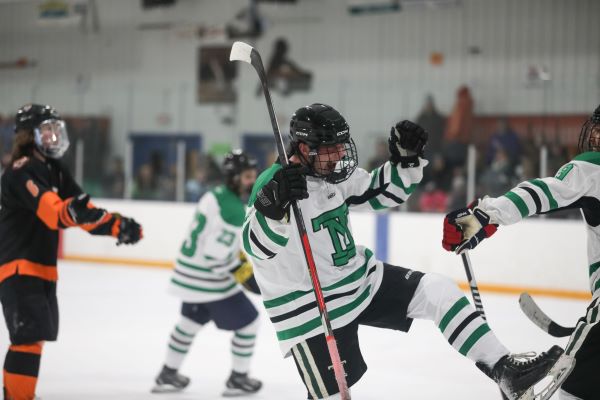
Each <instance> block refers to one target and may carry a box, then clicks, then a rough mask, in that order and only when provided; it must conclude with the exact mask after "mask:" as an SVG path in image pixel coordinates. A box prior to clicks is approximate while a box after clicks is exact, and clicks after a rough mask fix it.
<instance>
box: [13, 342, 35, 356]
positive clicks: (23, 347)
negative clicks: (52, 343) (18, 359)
mask: <svg viewBox="0 0 600 400" xmlns="http://www.w3.org/2000/svg"><path fill="white" fill-rule="evenodd" d="M43 344H44V342H36V343H32V344H11V345H10V346H9V347H8V349H9V350H11V351H19V352H21V353H31V354H38V355H41V354H42V346H43Z"/></svg>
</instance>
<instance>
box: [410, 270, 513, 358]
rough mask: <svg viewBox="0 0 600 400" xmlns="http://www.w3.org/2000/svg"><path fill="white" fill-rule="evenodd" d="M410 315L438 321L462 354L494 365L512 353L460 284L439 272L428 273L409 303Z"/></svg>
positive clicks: (443, 332) (444, 333) (439, 325)
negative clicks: (459, 286) (497, 336)
mask: <svg viewBox="0 0 600 400" xmlns="http://www.w3.org/2000/svg"><path fill="white" fill-rule="evenodd" d="M408 316H409V317H410V318H417V319H428V320H431V321H434V322H435V323H436V325H437V326H438V327H439V329H440V330H441V331H442V334H443V335H444V337H445V338H446V339H447V340H448V343H450V345H452V347H454V348H455V349H456V350H457V351H458V352H459V353H460V354H462V355H464V356H466V357H468V358H469V359H471V360H473V361H479V362H483V363H485V364H486V365H488V366H489V367H490V368H492V367H493V366H494V365H495V364H496V362H497V361H498V360H499V359H500V358H502V357H503V356H505V355H507V354H508V353H509V351H508V349H507V348H506V347H504V345H503V344H502V343H500V341H499V340H498V339H497V338H496V335H494V333H493V332H492V331H491V330H490V327H489V326H488V324H487V323H486V322H485V321H484V320H483V318H481V316H479V314H478V313H477V311H475V309H474V308H473V306H472V305H471V303H469V301H468V300H467V298H466V297H465V295H464V294H463V293H462V292H461V291H460V289H459V288H458V286H456V284H455V283H454V282H453V281H451V280H450V279H449V278H447V277H444V276H442V275H438V274H425V276H423V278H422V279H421V282H420V283H419V286H418V287H417V290H416V291H415V294H414V296H413V298H412V300H411V301H410V304H409V305H408Z"/></svg>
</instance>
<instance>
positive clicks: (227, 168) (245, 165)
mask: <svg viewBox="0 0 600 400" xmlns="http://www.w3.org/2000/svg"><path fill="white" fill-rule="evenodd" d="M256 167H257V163H256V159H255V158H254V157H252V156H250V155H249V154H248V153H246V152H244V151H243V150H241V149H235V150H232V151H230V152H229V153H227V154H225V158H224V159H223V172H224V173H225V183H226V185H227V187H229V188H230V189H231V190H233V191H234V192H236V193H238V192H239V191H240V188H239V185H240V182H239V180H240V174H241V173H242V172H244V171H245V170H247V169H256Z"/></svg>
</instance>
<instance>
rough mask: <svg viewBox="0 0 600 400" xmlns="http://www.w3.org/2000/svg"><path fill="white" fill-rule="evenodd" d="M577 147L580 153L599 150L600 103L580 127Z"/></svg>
mask: <svg viewBox="0 0 600 400" xmlns="http://www.w3.org/2000/svg"><path fill="white" fill-rule="evenodd" d="M578 149H579V152H580V153H585V152H587V151H600V105H599V106H598V107H597V108H596V110H595V111H594V113H593V114H592V115H591V116H590V118H588V120H587V121H585V123H584V124H583V126H582V127H581V133H580V134H579V146H578Z"/></svg>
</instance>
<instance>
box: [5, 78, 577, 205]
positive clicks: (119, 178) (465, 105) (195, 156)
mask: <svg viewBox="0 0 600 400" xmlns="http://www.w3.org/2000/svg"><path fill="white" fill-rule="evenodd" d="M412 120H413V121H414V122H416V123H418V124H419V125H421V126H422V127H423V128H425V130H427V131H428V132H429V142H428V144H427V147H426V149H425V156H426V158H427V159H428V160H429V166H428V167H427V168H426V169H425V176H424V178H423V181H422V183H421V185H419V187H418V189H417V190H416V191H415V192H414V194H413V195H412V196H411V198H410V199H409V201H408V203H407V204H406V205H405V207H403V208H402V209H404V210H408V211H414V212H446V211H449V210H452V209H456V208H460V207H463V206H464V205H465V204H467V203H468V202H470V201H471V200H473V199H467V174H468V171H467V162H468V154H469V151H468V149H469V145H470V144H473V145H474V149H475V152H474V154H475V168H474V170H475V175H476V176H475V197H480V196H483V195H489V196H499V195H502V194H504V193H505V192H507V191H508V190H509V189H510V188H512V187H514V186H515V185H516V184H518V183H519V182H521V181H524V180H528V179H533V178H536V177H539V176H540V175H542V173H541V169H540V163H543V164H544V165H545V171H546V174H545V175H546V176H549V175H552V174H554V173H555V172H556V171H558V169H559V168H560V167H561V166H562V165H563V164H564V163H566V162H568V160H570V159H571V158H572V157H573V156H574V155H575V154H576V149H575V146H572V145H566V144H565V143H564V141H559V140H548V138H547V137H545V136H544V135H543V134H540V132H536V133H535V134H533V133H532V132H527V131H525V132H524V131H519V130H518V129H515V128H514V127H513V126H511V122H510V118H506V117H498V118H496V119H495V120H494V121H491V123H492V124H493V127H490V126H488V129H487V131H486V132H483V131H482V129H480V128H481V127H480V126H478V125H477V124H476V123H475V121H476V118H475V116H474V101H473V98H472V96H471V93H470V90H469V88H468V87H466V86H463V87H460V88H459V89H458V90H457V95H456V99H455V101H454V106H453V109H452V111H451V113H450V114H449V115H443V114H442V113H441V112H440V111H439V110H438V109H437V108H436V104H435V99H434V98H433V96H431V95H429V96H427V97H426V99H425V102H424V105H423V107H422V109H421V111H420V113H419V114H418V115H417V116H415V117H414V118H412ZM92 122H94V121H92ZM101 122H102V121H100V122H98V121H95V122H94V124H92V125H90V123H89V121H85V120H83V121H82V120H78V119H73V121H72V122H71V123H70V122H69V121H67V124H68V126H69V135H70V136H71V142H72V143H71V146H72V147H71V150H69V152H68V153H70V154H68V155H67V156H66V157H65V159H64V162H65V163H67V164H68V166H69V167H70V169H71V171H74V170H75V169H76V168H75V162H76V161H75V159H76V157H75V156H74V153H75V148H76V145H75V142H76V141H77V139H78V138H80V137H83V135H84V133H85V132H83V131H88V130H89V129H90V127H92V128H93V127H97V126H101V127H104V126H105V125H106V124H105V125H103V124H102V123H101ZM13 124H14V122H13V119H12V117H5V118H2V116H0V154H2V158H1V167H2V168H5V167H6V164H7V162H8V161H9V159H10V158H9V154H10V150H11V142H12V135H13ZM72 125H74V128H75V129H72V128H71V126H72ZM78 125H81V126H80V128H81V129H79V128H78V127H77V126H78ZM488 125H489V123H488ZM106 126H108V125H106ZM77 129H79V130H81V131H82V132H79V131H78V130H77ZM98 129H99V130H100V131H104V130H105V131H106V132H104V133H106V134H108V131H109V129H104V128H102V129H100V128H98ZM73 131H74V132H73ZM92 136H94V137H100V136H101V135H100V134H96V133H94V135H92ZM387 136H388V134H387V133H382V134H381V135H380V138H378V139H376V144H375V149H374V155H373V156H372V158H371V159H369V160H368V162H367V163H366V165H365V164H363V165H362V167H364V168H367V169H369V170H372V169H374V168H376V167H378V166H379V165H381V164H382V163H383V162H385V161H387V160H388V158H389V151H388V144H387ZM96 141H98V139H96ZM107 141H108V139H107V138H105V140H102V141H99V142H98V143H94V144H93V146H89V148H86V149H85V152H84V160H85V165H84V171H85V173H84V174H83V177H82V182H83V186H84V189H85V190H86V191H87V192H89V193H90V194H92V195H93V196H95V197H106V198H124V197H126V191H127V189H129V190H130V196H131V198H133V199H140V200H161V201H175V200H176V199H177V198H178V196H177V168H176V165H175V164H176V163H175V162H173V160H172V158H170V159H169V158H168V157H167V154H166V153H165V152H164V151H159V150H156V151H151V152H150V153H149V155H148V156H147V157H146V159H145V160H142V162H138V163H137V165H135V164H134V166H133V170H132V180H131V185H130V186H129V188H128V187H127V185H126V168H125V162H124V160H123V158H122V157H119V156H115V157H112V156H111V155H110V154H109V153H108V146H107V145H105V143H107ZM86 145H87V140H86ZM542 148H545V149H546V155H545V159H544V161H542V156H541V151H540V150H541V149H542ZM88 152H91V154H88ZM90 156H92V157H91V158H92V159H93V160H92V159H90ZM266 158H267V159H266V160H261V164H262V165H270V163H272V162H273V161H274V160H275V153H274V152H273V154H269V155H267V157H266ZM90 162H93V163H94V165H90ZM220 162H221V160H220V158H219V155H218V154H208V153H204V152H201V151H199V150H197V149H195V148H194V149H187V150H186V152H185V163H184V165H185V167H184V178H183V182H182V183H183V196H182V197H183V199H184V201H188V202H195V201H197V200H198V199H199V198H200V197H201V196H202V195H203V194H204V193H205V192H206V191H208V190H210V189H211V188H212V187H214V186H216V185H218V184H219V183H220V182H221V181H222V173H221V169H220ZM99 164H105V165H102V167H101V168H98V165H99ZM74 173H75V172H74ZM180 198H181V196H180ZM570 215H573V214H572V213H571V214H570Z"/></svg>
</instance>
